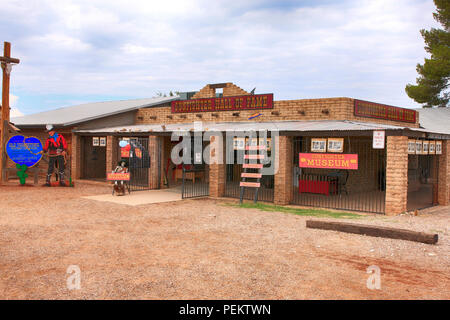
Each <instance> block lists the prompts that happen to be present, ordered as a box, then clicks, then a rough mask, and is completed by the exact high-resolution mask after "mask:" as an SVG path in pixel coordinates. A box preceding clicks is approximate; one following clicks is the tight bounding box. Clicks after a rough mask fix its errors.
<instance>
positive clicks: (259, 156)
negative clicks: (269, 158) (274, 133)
mask: <svg viewBox="0 0 450 320" xmlns="http://www.w3.org/2000/svg"><path fill="white" fill-rule="evenodd" d="M264 158H265V157H264V155H263V154H244V159H251V160H262V159H264Z"/></svg>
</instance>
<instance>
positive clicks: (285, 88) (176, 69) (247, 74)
mask: <svg viewBox="0 0 450 320" xmlns="http://www.w3.org/2000/svg"><path fill="white" fill-rule="evenodd" d="M0 5H1V6H0V8H1V9H0V41H10V42H11V43H12V56H13V57H17V58H20V59H21V63H20V65H18V66H15V67H14V69H13V72H12V84H11V86H12V87H11V92H12V94H13V96H12V105H13V107H14V110H13V113H14V115H18V114H20V113H23V114H29V113H34V112H39V111H43V110H49V109H54V108H57V107H63V106H68V105H75V104H80V103H84V102H92V101H105V100H115V99H129V98H130V99H131V98H144V97H152V96H155V94H156V93H157V92H158V91H160V92H169V91H170V90H178V91H194V90H199V89H201V88H202V87H203V86H204V85H205V84H207V83H216V82H233V83H235V84H237V85H239V86H240V87H242V88H243V89H245V90H247V91H249V90H251V89H253V88H254V87H256V93H272V92H273V93H274V97H275V99H276V100H281V99H300V98H322V97H343V96H345V97H352V98H359V99H365V100H371V101H376V102H381V103H386V104H391V105H396V106H401V107H408V108H411V107H418V105H417V104H415V103H414V101H413V100H411V99H409V98H408V96H407V95H406V93H405V91H404V87H405V85H406V84H407V83H408V82H414V81H415V78H416V71H415V65H416V64H417V63H418V62H423V58H424V57H425V51H424V49H423V47H424V43H423V39H422V37H421V36H420V33H419V30H420V29H421V28H430V27H431V26H438V25H437V24H436V22H435V21H434V20H433V17H432V12H433V11H435V7H434V4H433V1H432V0H396V1H392V0H341V1H338V0H334V1H331V0H316V1H314V0H304V1H293V0H292V1H291V0H286V1H284V0H283V1H274V0H272V1H270V0H241V1H230V0H223V1H222V0H219V1H217V0H164V1H163V0H159V1H150V0H147V1H133V0H127V1H120V0H117V1H116V0H86V1H84V0H76V1H75V0H73V1H70V0H58V1H54V0H49V1H45V0H35V1H34V0H27V1H24V0H19V1H16V0H0Z"/></svg>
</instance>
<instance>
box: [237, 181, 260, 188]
mask: <svg viewBox="0 0 450 320" xmlns="http://www.w3.org/2000/svg"><path fill="white" fill-rule="evenodd" d="M260 185H261V184H260V183H259V182H241V183H240V184H239V186H240V187H250V188H259V186H260Z"/></svg>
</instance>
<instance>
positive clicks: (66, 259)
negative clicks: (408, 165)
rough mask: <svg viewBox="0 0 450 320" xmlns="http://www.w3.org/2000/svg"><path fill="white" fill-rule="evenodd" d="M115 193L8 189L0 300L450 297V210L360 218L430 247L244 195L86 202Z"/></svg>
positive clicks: (0, 228) (0, 235)
mask: <svg viewBox="0 0 450 320" xmlns="http://www.w3.org/2000/svg"><path fill="white" fill-rule="evenodd" d="M107 192H110V188H108V187H107V186H104V185H77V186H76V188H51V189H50V188H42V187H19V186H0V193H1V195H2V200H1V203H0V216H1V220H0V298H2V299H450V255H449V252H450V250H449V249H450V228H449V227H450V223H449V222H450V207H434V208H431V209H428V210H424V211H422V212H420V214H419V215H418V216H410V215H404V216H397V217H386V216H382V215H364V216H363V217H362V218H361V219H358V220H350V222H355V223H364V224H373V225H385V226H392V227H399V228H407V229H411V230H417V231H425V232H432V233H438V234H439V242H438V244H437V245H427V244H421V243H416V242H409V241H402V240H391V239H383V238H373V237H366V236H361V235H354V234H346V233H339V232H335V231H323V230H314V229H306V228H305V221H306V220H307V219H310V218H308V217H303V216H297V215H292V214H285V213H278V212H263V211H259V210H256V209H241V208H236V207H230V206H226V205H224V203H225V202H235V200H225V199H197V200H185V201H178V202H168V203H160V204H148V205H140V206H127V205H120V204H113V203H105V202H98V201H94V200H88V199H83V198H80V197H81V196H85V195H93V194H101V193H107ZM314 219H317V218H314ZM325 220H333V221H336V219H325ZM343 221H347V222H348V221H349V220H343ZM70 265H77V266H79V268H80V270H81V289H79V290H68V289H67V285H66V281H67V278H68V277H69V274H67V273H66V271H67V268H68V266H70ZM371 265H376V266H379V267H380V269H381V289H380V290H369V289H368V288H367V286H366V281H367V278H368V277H369V275H368V274H367V273H366V269H367V267H368V266H371Z"/></svg>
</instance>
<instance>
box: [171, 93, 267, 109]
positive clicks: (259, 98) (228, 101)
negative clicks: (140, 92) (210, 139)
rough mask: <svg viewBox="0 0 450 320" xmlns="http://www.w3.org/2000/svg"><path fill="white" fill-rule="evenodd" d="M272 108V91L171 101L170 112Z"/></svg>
mask: <svg viewBox="0 0 450 320" xmlns="http://www.w3.org/2000/svg"><path fill="white" fill-rule="evenodd" d="M272 108H273V93H268V94H253V95H245V96H236V97H223V98H203V99H191V100H176V101H172V113H193V112H211V111H239V110H258V109H272Z"/></svg>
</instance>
